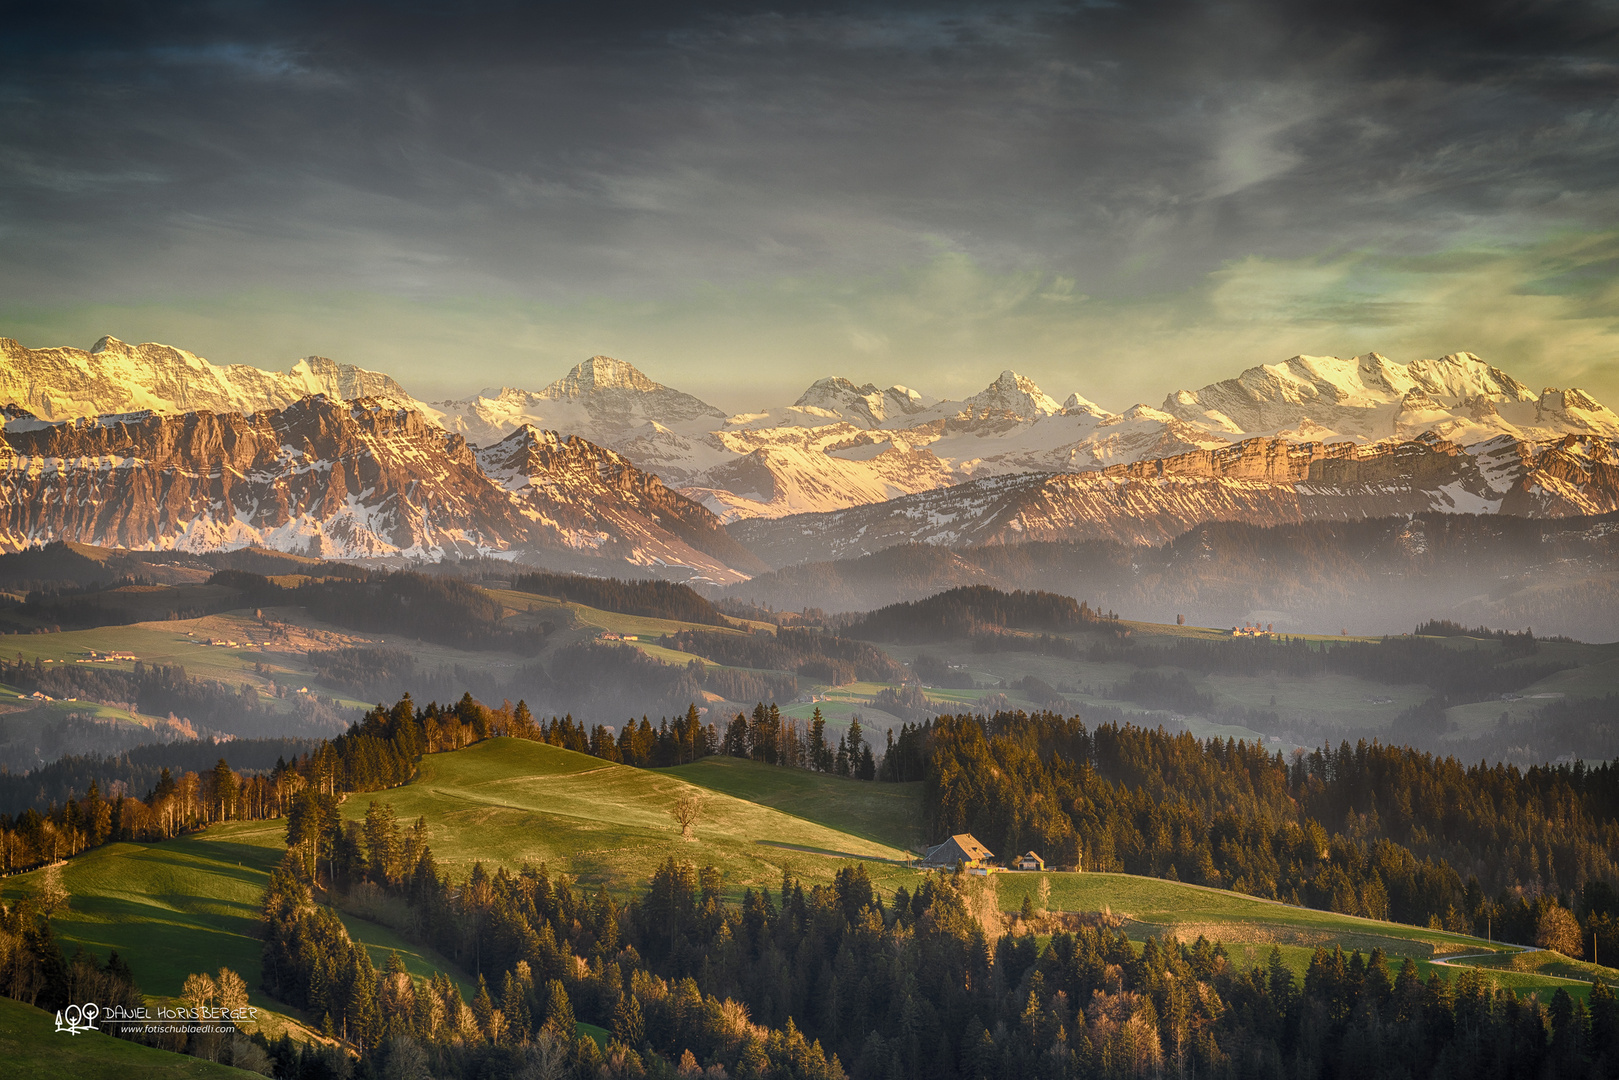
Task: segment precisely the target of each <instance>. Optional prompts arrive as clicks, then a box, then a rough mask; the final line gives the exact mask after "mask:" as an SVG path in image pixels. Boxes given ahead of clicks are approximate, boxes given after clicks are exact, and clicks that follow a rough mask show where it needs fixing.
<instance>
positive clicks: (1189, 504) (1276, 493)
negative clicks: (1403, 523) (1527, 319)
mask: <svg viewBox="0 0 1619 1080" xmlns="http://www.w3.org/2000/svg"><path fill="white" fill-rule="evenodd" d="M1475 449H1476V450H1477V452H1476V453H1469V452H1468V451H1467V450H1466V449H1464V448H1462V447H1460V446H1457V445H1456V444H1454V443H1451V442H1447V441H1445V440H1443V439H1440V438H1438V437H1436V436H1433V435H1425V436H1423V437H1422V438H1419V439H1415V440H1411V441H1408V442H1400V443H1393V444H1382V445H1377V446H1364V445H1359V444H1356V443H1350V442H1341V443H1334V444H1321V443H1308V444H1296V443H1290V442H1288V441H1286V440H1284V439H1277V438H1270V439H1250V440H1246V441H1244V442H1242V443H1239V444H1238V445H1236V446H1233V447H1229V448H1225V449H1220V450H1214V451H1205V450H1198V451H1192V452H1189V453H1185V454H1180V455H1176V456H1174V457H1170V458H1165V459H1160V460H1154V461H1142V462H1130V463H1124V464H1119V465H1115V466H1111V467H1109V468H1107V469H1101V470H1095V471H1090V472H1083V473H1043V474H1025V475H1015V476H997V477H992V478H987V479H984V480H976V481H971V482H968V483H965V484H960V485H957V486H955V487H951V488H946V489H942V490H938V491H929V492H924V493H921V494H917V495H910V496H906V497H904V498H900V499H894V500H891V501H889V502H885V503H881V504H877V505H873V506H859V507H852V508H849V509H845V510H837V511H831V512H828V513H821V514H800V515H795V516H792V517H785V518H777V519H755V520H752V521H745V522H737V523H735V524H733V525H732V526H731V527H730V529H731V533H732V535H734V536H735V537H736V538H737V539H738V540H740V541H741V542H742V543H743V544H745V545H746V546H747V547H748V548H749V549H750V550H751V551H753V552H754V553H755V554H757V555H758V556H759V557H760V558H762V559H764V560H765V561H766V562H767V563H769V564H770V565H771V566H772V567H783V566H789V565H792V564H794V563H799V562H805V561H810V560H820V559H840V558H851V557H856V556H860V555H866V554H870V553H872V552H876V551H880V550H882V549H884V548H888V547H892V546H894V545H896V544H904V543H915V542H921V543H928V544H935V545H942V546H947V547H965V546H968V545H980V544H1013V543H1020V542H1023V541H1030V540H1114V541H1118V542H1121V543H1125V544H1161V543H1163V542H1164V541H1166V540H1169V539H1172V538H1173V537H1175V536H1178V535H1180V534H1181V533H1184V532H1186V531H1187V530H1189V529H1191V528H1192V527H1194V526H1196V525H1199V524H1201V523H1204V522H1210V521H1241V522H1246V523H1248V524H1252V525H1280V524H1289V523H1295V522H1305V521H1322V520H1327V521H1332V520H1338V521H1345V520H1361V519H1365V518H1375V517H1387V516H1389V515H1395V514H1415V513H1421V512H1424V511H1434V510H1438V511H1446V512H1457V513H1490V514H1493V513H1507V514H1517V515H1523V516H1534V517H1549V516H1564V515H1574V514H1600V513H1606V512H1609V511H1612V510H1615V509H1619V453H1616V452H1615V447H1614V446H1613V444H1612V442H1611V441H1609V440H1604V439H1596V438H1581V437H1578V436H1572V435H1571V436H1566V437H1565V438H1563V439H1561V440H1555V441H1552V442H1549V443H1542V444H1535V443H1526V442H1522V441H1519V440H1514V439H1507V438H1501V439H1497V440H1495V441H1493V442H1492V443H1490V444H1488V445H1486V446H1483V447H1478V448H1475Z"/></svg>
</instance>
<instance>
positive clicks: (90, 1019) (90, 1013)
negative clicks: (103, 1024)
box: [56, 1002, 101, 1035]
mask: <svg viewBox="0 0 1619 1080" xmlns="http://www.w3.org/2000/svg"><path fill="white" fill-rule="evenodd" d="M100 1015H101V1007H100V1006H99V1005H97V1004H95V1003H94V1002H91V1003H90V1004H88V1005H69V1006H68V1007H67V1008H65V1009H58V1010H57V1011H56V1033H57V1034H58V1035H60V1034H61V1033H62V1032H64V1031H65V1032H67V1033H68V1034H69V1035H77V1034H78V1033H79V1032H81V1031H99V1030H101V1029H100V1028H98V1027H96V1017H98V1016H100Z"/></svg>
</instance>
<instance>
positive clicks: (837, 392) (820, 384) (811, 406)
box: [792, 375, 932, 428]
mask: <svg viewBox="0 0 1619 1080" xmlns="http://www.w3.org/2000/svg"><path fill="white" fill-rule="evenodd" d="M931 404H932V401H931V400H930V399H928V398H925V397H923V396H922V395H921V394H919V393H917V392H916V391H915V390H912V389H911V388H910V387H908V386H890V387H889V388H888V389H886V390H879V389H878V388H877V385H876V384H875V383H866V384H865V385H864V386H856V385H855V384H854V383H853V382H851V381H849V380H848V379H845V378H842V377H841V376H836V375H834V376H831V377H830V378H825V379H816V380H815V381H814V382H813V383H811V384H810V387H809V389H808V390H805V391H804V392H803V393H802V394H800V395H799V397H798V400H797V401H795V402H793V406H792V407H793V408H794V409H805V410H817V411H818V412H820V413H824V414H827V418H828V419H831V418H833V417H835V418H837V419H840V420H847V421H848V422H849V423H851V424H854V425H855V426H856V427H863V428H873V427H881V426H883V425H884V424H885V423H888V422H891V421H896V420H902V419H903V418H904V417H906V416H910V415H913V414H915V413H919V412H922V411H923V410H924V409H926V408H927V407H928V406H929V405H931Z"/></svg>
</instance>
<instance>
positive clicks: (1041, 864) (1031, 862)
mask: <svg viewBox="0 0 1619 1080" xmlns="http://www.w3.org/2000/svg"><path fill="white" fill-rule="evenodd" d="M1012 868H1013V869H1014V870H1044V869H1045V868H1046V860H1044V859H1042V858H1041V857H1040V856H1038V855H1036V854H1035V853H1034V852H1032V851H1025V852H1024V853H1023V854H1022V855H1019V856H1018V857H1017V861H1016V862H1014V863H1013V864H1012Z"/></svg>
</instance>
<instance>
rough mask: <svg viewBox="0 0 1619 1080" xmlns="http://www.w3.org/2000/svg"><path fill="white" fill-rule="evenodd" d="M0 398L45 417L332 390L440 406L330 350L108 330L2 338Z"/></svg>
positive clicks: (279, 400) (257, 402) (271, 402)
mask: <svg viewBox="0 0 1619 1080" xmlns="http://www.w3.org/2000/svg"><path fill="white" fill-rule="evenodd" d="M0 361H3V362H0V402H4V403H8V404H12V405H18V406H21V407H23V408H25V409H27V410H28V411H29V412H31V413H32V414H33V415H35V416H37V417H40V418H41V419H44V420H68V419H73V418H77V417H89V416H101V415H104V414H106V413H119V412H135V411H140V410H148V411H151V412H155V413H161V414H164V415H177V414H181V413H188V412H197V411H199V410H207V411H209V412H216V413H226V412H243V413H251V412H258V411H260V410H263V409H284V408H286V407H288V406H289V405H291V404H293V403H294V402H296V401H298V400H299V399H300V398H305V397H309V396H311V395H315V394H325V395H326V396H327V397H330V398H334V399H336V400H338V401H348V400H350V399H353V398H361V397H366V398H375V399H377V400H378V401H381V402H385V403H388V404H392V405H399V406H405V407H407V408H413V409H416V410H418V411H420V412H423V413H424V414H426V415H428V416H429V417H430V418H434V419H436V418H437V416H438V414H437V413H436V412H435V411H433V410H431V409H429V408H428V407H427V406H425V405H423V404H422V403H421V402H419V401H417V400H416V399H415V398H413V397H411V396H410V395H409V394H408V393H406V392H405V389H404V387H402V386H400V385H399V384H398V383H397V382H395V381H394V380H393V379H392V378H391V377H389V376H387V375H384V374H381V373H380V372H376V371H366V370H365V369H364V368H358V367H355V366H354V365H352V364H339V363H336V362H334V361H332V360H328V359H326V358H325V357H324V356H309V357H305V358H304V359H302V360H299V361H298V362H297V363H296V364H294V365H292V367H291V368H290V369H289V370H287V371H284V372H281V371H263V370H261V369H259V368H255V367H249V366H248V365H246V364H231V365H219V364H212V363H209V362H208V361H207V360H204V359H203V358H202V357H200V356H197V355H196V354H195V353H189V352H186V351H185V350H184V349H176V348H173V347H171V346H168V345H157V344H152V343H148V344H145V345H129V344H126V343H125V342H122V341H119V340H118V339H117V338H114V337H104V338H102V339H101V340H100V341H98V342H96V343H95V344H94V345H93V346H91V347H90V350H89V351H88V352H86V351H85V350H83V349H73V348H66V347H59V348H51V349H28V348H24V347H23V346H21V345H19V344H17V342H15V341H13V340H11V339H10V338H0Z"/></svg>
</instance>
